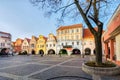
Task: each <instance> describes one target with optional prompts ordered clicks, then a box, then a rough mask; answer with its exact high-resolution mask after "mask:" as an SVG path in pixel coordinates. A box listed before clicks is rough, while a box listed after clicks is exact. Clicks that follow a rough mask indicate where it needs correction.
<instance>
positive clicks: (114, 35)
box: [103, 5, 120, 65]
mask: <svg viewBox="0 0 120 80" xmlns="http://www.w3.org/2000/svg"><path fill="white" fill-rule="evenodd" d="M103 40H104V46H105V51H104V52H105V55H106V58H107V59H109V60H110V61H113V62H115V63H116V64H118V65H120V5H119V6H118V8H117V9H116V11H115V12H114V14H113V15H112V17H111V19H110V20H109V22H108V25H107V30H106V32H105V33H104V35H103Z"/></svg>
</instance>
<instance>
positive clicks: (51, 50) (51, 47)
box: [46, 33, 57, 54]
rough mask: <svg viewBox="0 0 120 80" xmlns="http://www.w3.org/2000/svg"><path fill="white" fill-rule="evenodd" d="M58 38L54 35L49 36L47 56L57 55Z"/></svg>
mask: <svg viewBox="0 0 120 80" xmlns="http://www.w3.org/2000/svg"><path fill="white" fill-rule="evenodd" d="M56 44H57V40H56V36H54V35H53V34H52V33H50V34H49V35H48V39H47V42H46V53H47V54H56Z"/></svg>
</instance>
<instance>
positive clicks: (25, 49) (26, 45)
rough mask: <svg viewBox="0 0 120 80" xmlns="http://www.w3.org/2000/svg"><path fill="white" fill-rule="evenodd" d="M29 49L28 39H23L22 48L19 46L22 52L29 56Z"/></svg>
mask: <svg viewBox="0 0 120 80" xmlns="http://www.w3.org/2000/svg"><path fill="white" fill-rule="evenodd" d="M29 47H30V39H28V38H25V39H24V40H23V42H22V46H21V49H22V52H24V51H27V53H28V54H30V53H29V51H30V48H29Z"/></svg>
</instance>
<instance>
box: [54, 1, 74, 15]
mask: <svg viewBox="0 0 120 80" xmlns="http://www.w3.org/2000/svg"><path fill="white" fill-rule="evenodd" d="M73 4H74V2H73V3H71V4H69V5H67V6H63V7H61V8H59V9H57V10H56V11H53V12H55V13H57V12H58V11H59V10H61V9H63V8H65V9H66V8H67V7H69V6H71V5H73Z"/></svg>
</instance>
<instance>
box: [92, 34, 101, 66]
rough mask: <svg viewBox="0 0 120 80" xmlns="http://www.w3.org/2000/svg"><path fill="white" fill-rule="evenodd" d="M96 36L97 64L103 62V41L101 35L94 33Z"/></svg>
mask: <svg viewBox="0 0 120 80" xmlns="http://www.w3.org/2000/svg"><path fill="white" fill-rule="evenodd" d="M94 38H95V52H96V53H95V55H96V65H101V64H102V42H101V35H100V33H97V34H96V35H94Z"/></svg>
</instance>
